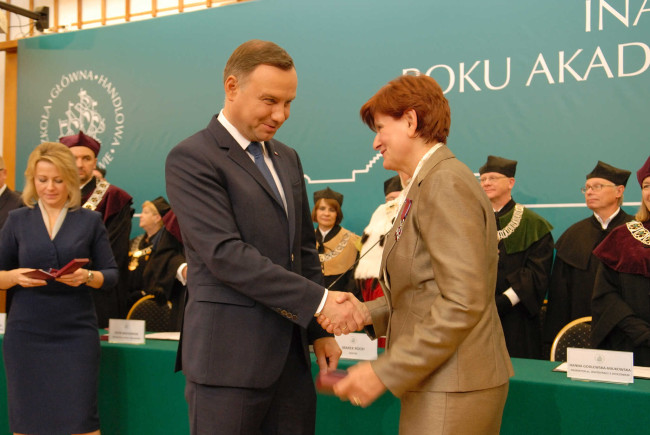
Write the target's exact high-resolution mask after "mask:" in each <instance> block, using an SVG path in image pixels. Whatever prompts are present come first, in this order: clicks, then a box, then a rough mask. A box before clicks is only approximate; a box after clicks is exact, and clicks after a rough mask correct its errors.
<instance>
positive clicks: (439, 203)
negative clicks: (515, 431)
mask: <svg viewBox="0 0 650 435" xmlns="http://www.w3.org/2000/svg"><path fill="white" fill-rule="evenodd" d="M361 117H362V119H363V121H364V123H366V124H367V125H368V126H369V127H370V128H371V129H372V130H373V131H375V132H376V136H375V139H374V142H373V148H374V149H375V150H377V151H379V152H381V154H382V155H383V157H384V167H385V168H386V169H391V170H395V171H404V172H406V173H407V174H409V175H410V176H411V179H410V182H409V185H408V186H407V187H406V188H405V189H404V191H403V193H402V195H401V197H400V203H401V206H399V208H398V210H399V211H398V212H397V215H396V218H395V223H394V225H393V227H392V228H391V230H390V231H389V233H388V234H387V236H386V245H385V248H384V254H383V258H382V266H381V267H382V274H381V275H382V278H381V284H382V286H383V289H384V293H385V298H383V299H378V300H374V301H370V302H366V303H365V304H361V303H360V302H356V301H353V302H355V303H357V304H358V305H359V308H360V309H361V310H363V313H364V315H365V323H366V325H367V329H366V330H367V331H368V332H369V333H370V334H371V335H373V336H376V337H379V336H383V335H385V336H386V337H387V345H386V352H384V353H383V354H381V355H380V356H379V358H378V359H377V360H376V361H373V362H364V363H360V364H358V365H356V366H354V367H351V368H350V370H349V374H348V376H347V377H346V378H345V379H343V380H341V381H340V382H338V383H337V384H336V385H335V387H334V391H335V393H336V394H337V395H338V396H339V397H341V398H342V399H344V400H350V401H351V402H352V403H353V404H355V405H358V406H368V405H369V404H370V403H372V402H373V401H374V400H375V399H377V398H378V397H379V396H380V395H381V394H382V393H383V392H384V391H385V390H386V389H388V390H390V391H391V392H392V393H393V394H394V395H395V396H397V397H398V398H400V400H401V416H400V434H409V435H411V434H425V433H426V434H428V435H430V434H453V435H459V434H473V435H474V434H498V433H499V428H500V425H501V416H502V413H503V408H504V405H505V401H506V397H507V394H508V379H509V377H510V376H512V374H513V371H512V365H511V363H510V357H509V356H508V352H507V350H506V345H505V340H504V338H503V331H502V329H501V324H500V322H499V316H498V314H497V309H496V306H495V303H494V286H495V280H496V273H497V261H498V258H497V233H496V226H495V221H494V212H493V211H492V207H491V206H490V202H489V201H488V199H487V197H486V196H485V194H484V193H483V191H482V189H481V187H480V186H479V183H478V182H477V180H476V178H475V177H474V175H473V174H472V172H471V171H470V170H469V168H467V166H465V165H464V164H463V163H461V162H460V161H458V160H457V159H456V158H455V157H454V155H453V153H452V152H451V151H450V150H449V149H448V148H447V146H446V145H445V144H446V139H447V135H448V134H449V125H450V111H449V105H448V103H447V100H446V99H445V97H444V95H443V93H442V90H441V88H440V86H439V85H438V84H437V83H436V82H435V80H433V79H432V78H430V77H427V76H418V77H415V76H402V77H399V78H397V79H395V80H393V81H391V82H389V83H388V84H387V85H386V86H384V87H383V88H382V89H380V90H379V92H377V94H375V95H374V96H373V97H372V98H371V99H370V100H368V102H367V103H366V104H364V105H363V107H362V108H361ZM340 298H350V300H351V297H350V296H345V295H344V296H340ZM319 320H320V322H321V325H323V326H327V327H329V330H330V331H333V332H335V333H347V332H348V331H347V325H346V326H343V325H341V326H340V327H338V325H334V324H329V322H328V320H327V319H324V318H321V319H319Z"/></svg>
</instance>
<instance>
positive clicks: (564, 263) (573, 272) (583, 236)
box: [543, 160, 633, 347]
mask: <svg viewBox="0 0 650 435" xmlns="http://www.w3.org/2000/svg"><path fill="white" fill-rule="evenodd" d="M629 177H630V171H626V170H625V169H619V168H616V167H614V166H612V165H609V164H607V163H604V162H601V161H600V160H599V161H598V163H597V164H596V167H595V168H594V169H593V170H592V171H591V172H590V173H589V174H587V181H586V183H585V185H584V187H582V188H581V189H580V190H581V191H582V193H583V194H584V195H585V203H586V205H587V207H588V208H589V209H590V210H591V211H592V212H593V214H592V215H591V216H589V217H588V218H586V219H583V220H581V221H579V222H576V223H575V224H573V225H571V226H570V227H569V228H568V229H567V230H566V231H565V232H564V234H562V236H560V238H559V239H558V241H557V243H556V244H555V248H556V249H557V253H556V254H555V263H554V265H553V273H552V275H551V286H550V288H549V293H548V309H547V314H546V321H545V324H544V333H543V334H544V337H543V338H544V344H545V346H547V347H550V346H551V344H552V343H553V340H554V338H555V336H556V335H557V333H558V332H559V331H560V329H562V327H564V326H565V325H566V324H567V323H569V322H571V321H572V320H575V319H579V318H581V317H585V316H591V294H592V290H593V287H594V281H595V279H596V270H597V269H598V264H599V260H598V259H597V258H596V257H595V256H594V255H593V254H592V251H593V250H594V249H595V248H596V246H598V244H600V242H601V241H603V239H604V238H605V236H607V235H608V234H609V233H610V232H611V231H612V230H613V229H614V228H616V227H617V226H619V225H622V224H624V223H626V222H629V221H631V220H632V219H633V216H630V215H629V214H627V213H625V211H623V209H622V208H621V205H622V204H623V192H624V191H625V186H626V185H627V180H628V178H629Z"/></svg>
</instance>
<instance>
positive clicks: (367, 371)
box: [334, 362, 386, 408]
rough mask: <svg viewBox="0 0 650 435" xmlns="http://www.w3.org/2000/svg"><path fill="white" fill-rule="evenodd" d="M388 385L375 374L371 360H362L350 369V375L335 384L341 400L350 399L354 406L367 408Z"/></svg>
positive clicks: (335, 389)
mask: <svg viewBox="0 0 650 435" xmlns="http://www.w3.org/2000/svg"><path fill="white" fill-rule="evenodd" d="M384 391H386V386H385V385H384V384H383V382H381V379H379V377H378V376H377V375H376V374H375V371H374V370H373V369H372V366H371V365H370V363H369V362H362V363H359V364H357V365H355V366H352V367H350V368H349V369H348V375H347V376H346V377H345V378H343V379H341V380H340V381H338V382H337V383H336V384H334V394H336V395H337V396H338V397H339V399H341V400H349V401H350V403H352V404H353V405H354V406H361V407H362V408H365V407H366V406H370V404H371V403H372V402H374V401H375V400H377V398H378V397H379V396H381V395H382V394H383V393H384Z"/></svg>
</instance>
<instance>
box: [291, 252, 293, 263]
mask: <svg viewBox="0 0 650 435" xmlns="http://www.w3.org/2000/svg"><path fill="white" fill-rule="evenodd" d="M291 262H292V263H293V253H291Z"/></svg>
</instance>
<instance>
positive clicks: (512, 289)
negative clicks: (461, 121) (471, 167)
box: [479, 156, 553, 358]
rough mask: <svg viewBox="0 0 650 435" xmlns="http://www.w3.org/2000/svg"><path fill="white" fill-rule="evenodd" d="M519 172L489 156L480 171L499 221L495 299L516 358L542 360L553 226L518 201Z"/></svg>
mask: <svg viewBox="0 0 650 435" xmlns="http://www.w3.org/2000/svg"><path fill="white" fill-rule="evenodd" d="M516 169H517V161H515V160H508V159H504V158H502V157H496V156H488V159H487V162H486V163H485V165H483V166H481V168H480V169H479V173H480V174H481V176H480V182H481V187H482V188H483V190H484V191H485V193H486V195H487V197H488V198H489V199H490V202H491V203H492V208H493V209H494V216H495V218H496V221H497V230H498V234H497V239H498V241H499V245H498V246H499V265H498V267H499V268H498V273H497V284H496V291H495V298H496V304H497V309H498V310H499V317H500V318H501V325H502V326H503V333H504V335H505V337H506V344H507V346H508V352H509V353H510V356H511V357H514V358H541V357H542V337H541V328H540V320H539V312H540V309H541V307H542V303H543V301H544V297H545V296H546V291H547V289H548V279H549V276H550V274H551V263H552V261H553V236H552V235H551V230H552V229H553V226H552V225H551V224H549V223H548V222H547V221H546V220H545V219H544V218H543V217H541V216H540V215H538V214H537V213H535V212H534V211H532V210H530V209H528V208H526V207H524V206H523V205H521V204H517V203H516V202H515V201H514V200H513V199H512V196H511V192H512V188H513V187H514V185H515V171H516Z"/></svg>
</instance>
